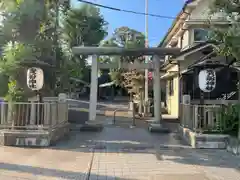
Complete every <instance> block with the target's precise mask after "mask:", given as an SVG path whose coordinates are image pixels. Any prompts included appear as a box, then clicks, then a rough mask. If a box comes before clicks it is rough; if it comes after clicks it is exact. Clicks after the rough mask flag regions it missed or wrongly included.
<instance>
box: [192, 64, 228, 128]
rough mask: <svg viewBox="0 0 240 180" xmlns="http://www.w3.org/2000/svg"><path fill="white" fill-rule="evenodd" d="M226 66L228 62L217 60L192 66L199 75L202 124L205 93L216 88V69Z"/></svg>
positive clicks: (201, 124) (201, 123)
mask: <svg viewBox="0 0 240 180" xmlns="http://www.w3.org/2000/svg"><path fill="white" fill-rule="evenodd" d="M220 67H226V64H221V63H219V62H216V61H209V60H205V61H202V62H200V63H198V64H195V65H193V66H192V68H193V70H194V73H195V76H198V79H197V84H198V86H199V88H200V106H201V107H200V122H198V123H200V125H199V124H198V125H197V126H198V127H199V126H200V127H202V126H203V123H204V107H203V105H204V93H210V92H212V91H213V90H214V89H215V88H216V82H217V81H216V71H215V69H217V68H220Z"/></svg>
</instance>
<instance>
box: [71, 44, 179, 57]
mask: <svg viewBox="0 0 240 180" xmlns="http://www.w3.org/2000/svg"><path fill="white" fill-rule="evenodd" d="M72 52H73V54H79V55H98V56H103V55H106V56H107V55H109V56H111V55H119V56H138V55H139V56H140V55H152V56H153V55H158V56H165V55H179V54H180V48H156V47H153V48H119V47H82V46H78V47H73V48H72Z"/></svg>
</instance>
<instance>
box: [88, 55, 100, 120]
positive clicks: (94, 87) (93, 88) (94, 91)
mask: <svg viewBox="0 0 240 180" xmlns="http://www.w3.org/2000/svg"><path fill="white" fill-rule="evenodd" d="M91 60H92V68H91V85H90V105H89V116H88V121H89V122H95V120H96V115H97V97H98V96H97V95H98V62H97V55H92V56H91Z"/></svg>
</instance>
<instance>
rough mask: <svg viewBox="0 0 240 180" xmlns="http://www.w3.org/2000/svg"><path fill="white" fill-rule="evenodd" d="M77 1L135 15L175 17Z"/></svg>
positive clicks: (163, 17)
mask: <svg viewBox="0 0 240 180" xmlns="http://www.w3.org/2000/svg"><path fill="white" fill-rule="evenodd" d="M78 1H79V2H82V3H86V4H90V5H93V6H97V7H101V8H104V9H110V10H112V11H119V12H125V13H131V14H137V15H143V16H151V17H157V18H162V19H176V17H172V16H164V15H159V14H152V13H144V12H137V11H132V10H126V9H120V8H116V7H111V6H105V5H102V4H98V3H93V2H89V1H85V0H78Z"/></svg>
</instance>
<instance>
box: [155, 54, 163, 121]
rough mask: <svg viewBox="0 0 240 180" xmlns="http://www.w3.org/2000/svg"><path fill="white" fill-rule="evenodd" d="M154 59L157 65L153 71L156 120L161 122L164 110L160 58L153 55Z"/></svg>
mask: <svg viewBox="0 0 240 180" xmlns="http://www.w3.org/2000/svg"><path fill="white" fill-rule="evenodd" d="M153 61H154V65H155V69H154V73H153V74H154V75H153V83H154V84H153V88H154V121H155V122H159V123H161V118H162V111H161V83H160V59H159V58H158V57H157V56H153Z"/></svg>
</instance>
